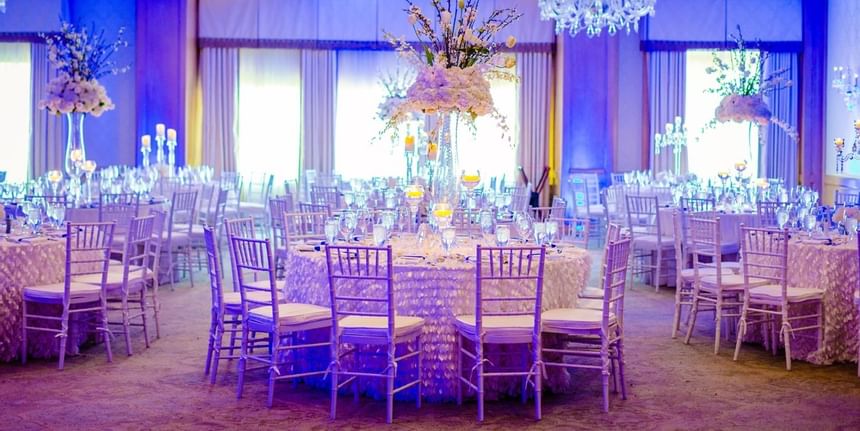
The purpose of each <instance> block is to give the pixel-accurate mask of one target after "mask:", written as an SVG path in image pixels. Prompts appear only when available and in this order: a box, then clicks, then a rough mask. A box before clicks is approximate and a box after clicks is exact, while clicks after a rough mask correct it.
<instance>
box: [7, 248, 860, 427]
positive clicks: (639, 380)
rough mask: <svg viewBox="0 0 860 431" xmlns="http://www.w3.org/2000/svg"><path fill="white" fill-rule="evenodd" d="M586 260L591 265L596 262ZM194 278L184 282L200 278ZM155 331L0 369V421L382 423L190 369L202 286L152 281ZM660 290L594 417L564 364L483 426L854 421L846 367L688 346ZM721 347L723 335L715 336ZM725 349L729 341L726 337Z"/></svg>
mask: <svg viewBox="0 0 860 431" xmlns="http://www.w3.org/2000/svg"><path fill="white" fill-rule="evenodd" d="M596 260H597V259H596ZM202 276H203V274H201V276H200V277H198V280H200V279H201V278H202ZM163 297H164V300H163V302H164V317H163V322H164V324H163V328H162V337H161V339H159V340H156V341H154V342H153V343H152V346H151V348H149V349H146V348H145V347H144V346H143V342H142V335H141V334H138V336H137V337H136V338H135V344H134V348H135V351H136V353H135V355H134V356H131V357H127V356H126V355H125V354H124V343H123V341H122V339H121V338H117V339H116V340H115V341H114V343H113V348H114V353H115V356H114V362H113V363H110V364H108V363H106V361H105V357H104V350H103V347H102V346H91V347H88V348H85V349H84V350H83V353H82V354H81V355H80V356H77V357H72V358H67V360H66V369H65V371H62V372H58V371H57V370H56V369H55V367H56V363H55V362H54V361H46V360H41V361H39V360H37V361H31V362H29V363H28V364H27V365H26V366H21V365H20V364H18V363H12V364H0V418H2V420H0V429H4V430H5V429H9V430H12V429H14V430H46V429H117V430H122V429H190V430H195V429H200V430H218V429H239V428H248V429H260V428H275V427H280V428H284V429H309V430H315V429H376V428H379V427H380V426H384V424H385V423H384V416H385V403H384V402H382V401H376V400H373V399H361V400H360V401H359V402H358V403H354V402H353V400H352V397H351V396H345V397H342V398H341V399H340V402H339V409H338V413H339V419H338V420H337V421H334V422H332V421H330V420H329V418H328V409H329V393H328V391H326V390H322V389H318V388H313V387H307V386H305V385H302V384H299V385H298V386H293V385H292V384H290V383H283V384H279V385H278V386H277V387H276V392H275V405H274V407H273V408H272V409H267V408H266V407H265V398H266V382H265V375H264V374H263V373H262V372H257V373H256V374H255V375H253V377H251V378H249V379H248V381H247V382H246V385H245V396H244V398H242V399H241V400H237V399H236V396H235V383H236V375H235V373H233V370H232V367H231V366H222V371H223V372H222V373H221V375H220V376H219V382H218V383H217V384H216V385H210V384H209V382H208V379H207V378H205V377H204V376H203V362H204V357H205V346H206V342H207V341H206V335H207V325H208V318H209V311H208V302H209V291H208V286H205V285H202V284H201V283H197V286H196V287H194V288H191V287H189V286H188V285H187V283H186V284H183V285H179V286H178V287H177V288H176V290H175V291H172V292H171V291H169V289H165V291H164V294H163ZM672 301H673V293H672V290H671V289H663V290H661V292H660V293H655V292H654V290H653V289H652V288H647V287H645V286H641V285H637V286H635V288H634V289H633V290H632V291H631V292H630V294H629V295H628V297H627V301H626V306H625V312H626V315H625V320H626V325H627V328H626V338H627V341H626V347H627V358H628V359H627V365H628V388H629V390H628V393H629V397H628V399H627V400H626V401H623V400H621V399H620V398H619V397H617V396H616V397H613V398H612V400H611V411H610V413H608V414H606V413H603V412H602V411H601V391H600V378H599V376H598V375H597V374H596V373H593V372H587V371H584V372H576V373H575V374H574V375H573V378H574V379H575V381H576V382H578V383H576V384H575V385H574V387H573V389H572V390H571V391H570V392H569V393H564V394H552V393H547V394H546V395H545V397H544V418H543V420H542V421H540V422H535V421H534V419H533V417H532V412H533V407H532V405H531V404H529V405H526V406H523V405H521V404H520V403H519V401H518V400H503V401H491V402H488V403H487V411H486V421H485V423H484V425H483V426H482V428H484V429H514V428H522V429H526V428H527V429H552V430H556V429H608V428H618V429H637V430H650V429H775V430H776V429H780V430H781V429H815V430H819V429H860V378H858V377H857V366H856V364H853V363H851V364H837V365H833V366H828V367H819V366H814V365H810V364H807V363H803V362H795V363H794V369H793V370H792V371H791V372H786V371H785V369H784V362H783V359H782V357H773V356H771V355H770V354H768V353H766V352H764V351H763V350H762V349H761V348H760V347H759V346H756V345H748V346H745V349H744V351H743V353H742V356H741V359H740V360H739V361H738V362H736V363H735V362H732V360H731V353H732V352H731V348H732V346H728V345H726V346H724V347H723V349H722V350H721V351H720V354H719V355H716V356H715V355H714V354H713V351H712V349H713V347H712V340H713V338H712V337H713V329H712V328H706V325H700V326H701V327H702V329H701V330H698V331H696V332H695V336H694V337H693V340H692V342H691V344H690V345H684V344H683V342H682V341H681V340H680V339H676V340H673V339H671V338H670V337H669V328H670V323H669V322H670V321H671V309H672V305H671V304H672ZM726 344H729V343H726ZM731 344H732V345H733V343H731ZM475 414H476V407H475V403H474V402H473V401H469V402H466V403H465V404H464V405H463V406H462V407H457V406H456V405H453V404H450V405H449V404H445V405H438V404H436V405H434V404H427V403H425V405H424V406H423V407H422V408H421V409H420V410H416V409H415V407H414V404H413V403H398V404H397V405H396V406H395V424H394V425H393V427H392V428H394V429H428V428H431V427H432V428H434V429H437V430H443V429H460V430H461V429H472V428H476V427H477V426H478V424H477V423H476V422H475Z"/></svg>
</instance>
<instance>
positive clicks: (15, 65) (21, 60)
mask: <svg viewBox="0 0 860 431" xmlns="http://www.w3.org/2000/svg"><path fill="white" fill-rule="evenodd" d="M31 88H32V85H31V83H30V45H29V44H26V43H0V94H2V95H3V103H0V130H2V131H3V144H2V148H3V151H2V156H0V171H4V172H6V182H12V183H16V182H22V181H25V180H26V179H27V170H28V168H29V166H30V113H31V111H32V103H33V101H32V100H31V96H30V90H31Z"/></svg>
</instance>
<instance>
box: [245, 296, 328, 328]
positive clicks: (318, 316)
mask: <svg viewBox="0 0 860 431" xmlns="http://www.w3.org/2000/svg"><path fill="white" fill-rule="evenodd" d="M264 293H265V292H264ZM272 316H273V310H272V307H271V306H270V305H266V306H263V307H256V308H254V309H251V310H249V311H248V325H249V326H250V327H251V328H271V327H272ZM330 319H331V310H329V308H328V307H320V306H318V305H313V304H300V303H288V304H278V323H279V325H280V327H281V328H284V329H287V330H295V327H299V326H303V325H307V324H312V323H325V324H330V323H331V322H330ZM323 326H325V325H323ZM323 326H315V327H323Z"/></svg>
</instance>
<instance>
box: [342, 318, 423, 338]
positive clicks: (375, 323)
mask: <svg viewBox="0 0 860 431" xmlns="http://www.w3.org/2000/svg"><path fill="white" fill-rule="evenodd" d="M337 325H338V329H339V330H340V336H341V339H342V340H344V341H346V342H348V341H349V340H354V341H355V340H363V339H366V340H368V341H381V340H385V339H386V337H387V336H388V335H387V334H388V318H387V317H382V316H346V317H344V318H343V319H340V320H339V321H338V322H337ZM423 328H424V319H423V318H421V317H415V316H394V338H403V337H407V336H411V335H420V334H421V331H422V330H423Z"/></svg>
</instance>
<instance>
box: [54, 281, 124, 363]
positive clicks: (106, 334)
mask: <svg viewBox="0 0 860 431" xmlns="http://www.w3.org/2000/svg"><path fill="white" fill-rule="evenodd" d="M101 303H102V306H101V318H102V331H103V332H104V335H103V336H104V342H105V354H106V355H107V361H108V362H113V350H111V345H110V341H111V339H110V327H109V326H108V312H107V298H105V297H104V296H102V299H101ZM66 321H68V318H66Z"/></svg>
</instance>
